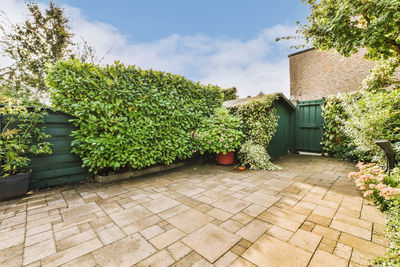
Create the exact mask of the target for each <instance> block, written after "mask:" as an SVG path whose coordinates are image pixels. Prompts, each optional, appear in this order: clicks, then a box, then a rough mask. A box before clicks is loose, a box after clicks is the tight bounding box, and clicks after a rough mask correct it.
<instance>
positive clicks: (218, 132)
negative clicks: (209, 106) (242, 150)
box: [193, 108, 244, 154]
mask: <svg viewBox="0 0 400 267" xmlns="http://www.w3.org/2000/svg"><path fill="white" fill-rule="evenodd" d="M241 128H242V124H241V121H240V119H239V118H237V117H236V116H234V115H231V114H229V111H228V110H227V109H225V108H218V109H216V110H215V113H214V114H213V115H212V116H211V117H210V118H208V119H205V120H203V122H202V123H201V125H200V127H199V128H198V129H197V130H196V131H195V132H194V134H193V136H194V137H195V139H196V140H197V143H198V144H199V151H200V152H201V153H202V154H203V153H205V152H210V153H224V154H226V152H230V151H234V150H235V149H236V148H237V147H239V146H240V144H241V142H242V140H243V137H244V134H243V132H242V130H241Z"/></svg>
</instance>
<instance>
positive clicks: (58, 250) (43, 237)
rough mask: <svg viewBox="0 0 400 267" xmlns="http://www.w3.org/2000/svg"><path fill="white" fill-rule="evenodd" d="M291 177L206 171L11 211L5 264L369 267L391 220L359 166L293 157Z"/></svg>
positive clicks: (3, 222)
mask: <svg viewBox="0 0 400 267" xmlns="http://www.w3.org/2000/svg"><path fill="white" fill-rule="evenodd" d="M276 163H277V164H279V165H280V166H282V168H283V169H282V170H279V171H251V170H246V171H238V170H236V169H234V168H233V167H231V166H217V165H214V164H197V165H192V166H186V167H184V168H182V169H176V170H173V171H170V172H166V173H161V174H157V175H149V176H147V177H142V178H135V179H131V180H126V181H121V182H116V183H113V184H108V185H104V184H96V183H86V184H82V185H73V186H65V187H60V188H56V189H47V190H40V191H37V192H34V193H33V194H32V195H29V196H27V197H24V198H20V199H15V200H9V201H3V202H0V266H61V265H62V266H79V265H81V266H133V265H135V266H218V267H222V266H300V267H301V266H365V265H367V264H368V260H369V259H372V258H374V257H376V256H383V255H384V253H385V250H386V247H387V245H388V241H387V239H386V238H385V237H384V223H385V220H384V216H383V214H382V213H381V212H380V211H379V210H378V209H376V208H375V207H374V206H373V205H371V204H370V203H368V202H367V201H366V200H364V199H363V198H362V195H361V192H360V191H359V190H358V189H357V188H356V187H355V186H354V184H353V182H352V181H350V180H349V179H348V178H347V173H348V172H349V171H354V170H355V167H354V164H352V163H346V162H341V161H337V160H335V159H331V158H326V157H317V156H305V155H287V156H284V157H281V158H280V159H279V160H278V161H277V162H276Z"/></svg>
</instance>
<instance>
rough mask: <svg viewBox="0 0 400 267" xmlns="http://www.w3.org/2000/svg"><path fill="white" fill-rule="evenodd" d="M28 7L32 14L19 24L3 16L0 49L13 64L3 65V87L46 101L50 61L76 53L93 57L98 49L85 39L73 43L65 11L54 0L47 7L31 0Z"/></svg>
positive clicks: (0, 79)
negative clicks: (78, 43) (45, 77)
mask: <svg viewBox="0 0 400 267" xmlns="http://www.w3.org/2000/svg"><path fill="white" fill-rule="evenodd" d="M27 8H28V11H29V13H28V14H29V17H28V18H27V19H26V20H25V21H24V22H22V23H19V24H13V23H11V22H9V21H8V20H7V17H6V14H3V16H2V21H1V23H0V33H1V38H0V49H1V52H2V54H3V56H5V57H8V58H10V59H11V60H12V64H11V65H9V66H6V67H4V68H2V69H0V90H2V92H3V93H5V94H8V95H10V96H12V97H16V98H19V99H25V100H27V99H28V100H39V99H41V100H42V102H43V99H46V98H48V94H47V93H48V87H47V86H46V84H45V81H44V76H45V72H46V67H45V66H46V64H48V63H50V64H54V63H56V62H57V61H58V60H60V59H68V58H74V57H78V58H81V59H84V60H93V59H94V58H95V51H94V49H93V47H91V46H90V45H89V44H88V43H87V42H86V41H85V40H83V42H82V45H79V46H78V45H77V44H75V43H73V41H72V37H73V34H72V33H71V28H70V26H69V20H68V18H67V16H66V14H65V11H64V10H63V9H62V8H61V7H59V6H58V5H56V4H55V3H54V1H50V3H49V6H48V7H47V8H46V9H45V10H42V9H40V7H39V5H38V4H37V3H36V2H28V3H27ZM7 21H8V22H7Z"/></svg>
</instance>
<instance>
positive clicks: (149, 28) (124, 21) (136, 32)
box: [0, 0, 309, 97]
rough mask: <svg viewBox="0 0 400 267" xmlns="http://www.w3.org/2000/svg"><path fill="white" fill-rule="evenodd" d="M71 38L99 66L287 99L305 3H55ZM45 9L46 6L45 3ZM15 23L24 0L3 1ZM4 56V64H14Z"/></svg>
mask: <svg viewBox="0 0 400 267" xmlns="http://www.w3.org/2000/svg"><path fill="white" fill-rule="evenodd" d="M56 2H57V3H58V4H60V5H61V6H63V7H64V9H65V12H66V14H67V15H68V17H69V19H70V25H71V28H72V29H71V31H72V33H74V34H75V36H74V39H75V41H76V42H79V41H81V40H82V38H84V39H85V40H86V41H87V42H88V43H89V44H90V45H92V46H93V47H94V48H95V49H96V51H97V55H98V57H99V58H102V61H101V64H112V63H113V62H114V61H115V60H119V61H121V62H123V63H126V64H129V65H136V66H138V67H140V68H142V69H149V68H152V69H155V70H161V71H167V72H171V73H176V74H181V75H184V76H185V77H187V78H189V79H192V80H195V81H200V82H202V83H204V84H207V83H211V84H216V85H219V86H221V87H222V88H228V87H232V86H236V87H237V88H238V92H239V95H240V97H246V96H249V95H251V96H254V95H256V94H257V93H259V92H260V91H263V92H264V93H273V92H283V93H284V94H285V95H287V96H289V60H288V57H287V55H288V54H290V53H293V52H295V50H292V49H290V45H292V44H293V41H282V42H278V43H276V42H275V38H276V37H279V36H286V35H293V34H294V33H295V30H296V21H300V22H305V19H306V17H307V15H308V14H309V10H308V8H307V7H306V6H305V5H304V4H302V3H301V2H300V0H247V1H243V0H202V1H188V0H168V1H165V0H146V1H138V0H130V1H128V0H113V1H110V0H108V1H106V0H58V1H56ZM39 3H40V4H41V6H42V7H43V8H44V7H46V6H47V5H48V1H44V0H40V1H39ZM0 10H2V11H3V12H4V13H5V14H6V15H7V16H8V18H9V19H10V20H11V21H12V22H21V21H23V20H24V19H26V15H27V13H28V12H27V10H26V7H25V4H24V0H0ZM9 63H10V61H9V59H7V58H4V57H0V66H4V65H7V64H9Z"/></svg>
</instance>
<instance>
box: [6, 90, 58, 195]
mask: <svg viewBox="0 0 400 267" xmlns="http://www.w3.org/2000/svg"><path fill="white" fill-rule="evenodd" d="M0 104H1V106H0V119H1V120H0V124H1V128H0V129H1V132H0V164H1V165H0V200H3V199H7V198H12V197H16V196H21V195H23V194H25V193H26V192H27V191H28V189H29V178H30V174H31V171H30V170H29V169H28V166H29V163H30V159H29V157H28V155H29V154H42V153H45V154H51V152H52V151H51V148H50V143H49V142H47V141H45V140H44V139H45V138H48V137H50V136H49V135H48V134H45V133H44V131H43V129H42V126H40V124H41V123H43V116H44V113H43V111H40V110H34V111H29V110H28V109H27V108H26V107H25V106H23V105H21V104H20V103H19V102H18V101H16V100H14V99H11V98H9V97H5V96H3V95H0Z"/></svg>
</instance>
